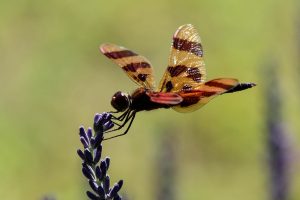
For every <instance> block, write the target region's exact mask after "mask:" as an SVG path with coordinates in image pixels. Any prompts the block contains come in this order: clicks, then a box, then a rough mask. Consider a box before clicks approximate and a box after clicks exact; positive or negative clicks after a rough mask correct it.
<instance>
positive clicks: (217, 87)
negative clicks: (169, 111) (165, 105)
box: [172, 78, 239, 112]
mask: <svg viewBox="0 0 300 200" xmlns="http://www.w3.org/2000/svg"><path fill="white" fill-rule="evenodd" d="M238 84H239V82H238V80H237V79H231V78H218V79H213V80H211V81H208V82H206V83H204V84H202V85H201V86H199V87H197V88H195V89H193V90H187V91H181V92H179V93H178V94H179V95H180V96H181V97H182V98H183V101H182V102H181V103H180V104H179V105H178V106H174V107H172V108H173V109H174V110H176V111H177V112H192V111H195V110H198V109H199V108H201V107H202V106H204V105H205V104H207V103H208V102H209V101H210V100H212V99H213V98H214V97H216V96H218V95H220V94H223V93H225V92H227V91H229V90H231V89H232V88H234V87H236V86H237V85H238Z"/></svg>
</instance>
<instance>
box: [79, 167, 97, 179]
mask: <svg viewBox="0 0 300 200" xmlns="http://www.w3.org/2000/svg"><path fill="white" fill-rule="evenodd" d="M82 173H83V175H84V176H85V177H86V178H87V179H89V180H93V179H94V177H93V174H92V173H90V171H89V170H88V169H87V168H85V167H83V168H82Z"/></svg>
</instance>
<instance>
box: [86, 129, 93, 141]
mask: <svg viewBox="0 0 300 200" xmlns="http://www.w3.org/2000/svg"><path fill="white" fill-rule="evenodd" d="M86 134H87V136H88V138H89V139H91V137H92V135H93V131H92V129H91V128H90V127H89V128H88V130H87V133H86Z"/></svg>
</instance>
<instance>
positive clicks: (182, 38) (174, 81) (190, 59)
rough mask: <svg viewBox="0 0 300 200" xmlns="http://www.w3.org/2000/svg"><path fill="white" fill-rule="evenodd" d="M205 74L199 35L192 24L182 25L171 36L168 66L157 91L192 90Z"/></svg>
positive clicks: (200, 83) (201, 82)
mask: <svg viewBox="0 0 300 200" xmlns="http://www.w3.org/2000/svg"><path fill="white" fill-rule="evenodd" d="M205 75H206V73H205V64H204V61H203V49H202V44H201V40H200V36H199V34H198V32H197V30H196V29H195V28H194V27H193V25H191V24H186V25H183V26H181V27H179V28H178V30H177V31H176V32H175V34H174V36H173V42H172V46H171V52H170V57H169V62H168V67H167V69H166V71H165V74H164V75H163V78H162V80H161V81H160V85H159V87H158V91H160V92H180V91H182V90H188V91H189V90H193V89H195V88H196V87H199V85H202V84H203V83H204V81H205Z"/></svg>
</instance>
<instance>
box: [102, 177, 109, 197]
mask: <svg viewBox="0 0 300 200" xmlns="http://www.w3.org/2000/svg"><path fill="white" fill-rule="evenodd" d="M109 185H110V178H109V176H108V175H106V176H105V178H104V180H103V189H104V191H105V193H108V192H109Z"/></svg>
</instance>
